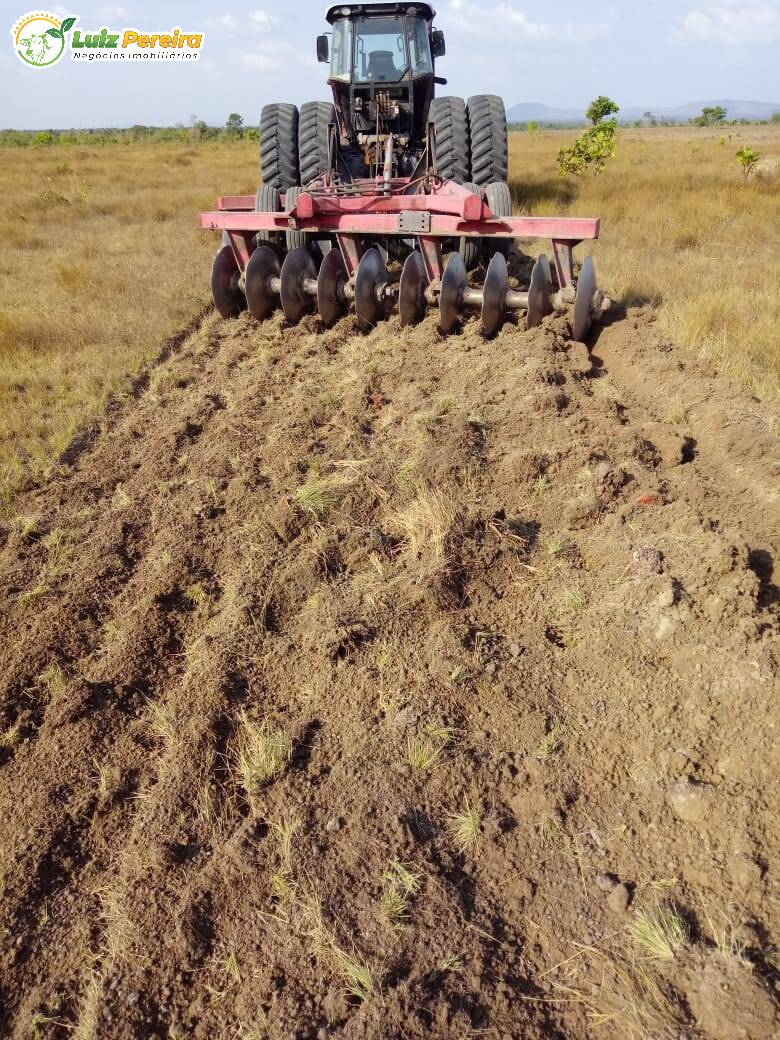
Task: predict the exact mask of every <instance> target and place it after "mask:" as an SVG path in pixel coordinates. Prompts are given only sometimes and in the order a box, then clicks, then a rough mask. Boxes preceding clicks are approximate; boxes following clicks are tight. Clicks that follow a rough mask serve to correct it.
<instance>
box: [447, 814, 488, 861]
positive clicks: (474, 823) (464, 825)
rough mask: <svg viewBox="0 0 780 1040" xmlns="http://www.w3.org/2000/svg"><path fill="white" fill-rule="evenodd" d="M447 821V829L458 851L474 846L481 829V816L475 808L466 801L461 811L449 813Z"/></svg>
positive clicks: (468, 849) (469, 849)
mask: <svg viewBox="0 0 780 1040" xmlns="http://www.w3.org/2000/svg"><path fill="white" fill-rule="evenodd" d="M447 821H448V822H447V830H448V831H449V833H450V837H451V838H452V840H453V841H454V842H455V845H456V846H457V848H458V851H459V852H469V851H471V850H473V849H475V848H476V846H477V844H478V843H479V839H480V834H481V831H482V816H481V815H480V813H479V812H478V811H477V810H476V809H472V808H471V806H470V805H469V804H468V803H466V808H465V809H464V811H463V812H460V813H449V814H448V816H447Z"/></svg>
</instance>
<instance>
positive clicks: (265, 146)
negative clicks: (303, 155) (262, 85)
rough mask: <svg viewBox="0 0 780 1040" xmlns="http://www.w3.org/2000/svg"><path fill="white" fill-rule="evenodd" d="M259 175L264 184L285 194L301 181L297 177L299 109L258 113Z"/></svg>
mask: <svg viewBox="0 0 780 1040" xmlns="http://www.w3.org/2000/svg"><path fill="white" fill-rule="evenodd" d="M260 175H261V179H262V182H263V184H269V185H271V186H272V187H274V188H279V190H280V191H284V190H285V188H291V187H292V186H293V185H294V184H298V182H299V181H300V174H299V173H298V109H297V108H296V107H295V105H281V104H274V105H264V106H263V111H262V112H261V113H260Z"/></svg>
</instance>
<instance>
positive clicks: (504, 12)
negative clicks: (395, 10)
mask: <svg viewBox="0 0 780 1040" xmlns="http://www.w3.org/2000/svg"><path fill="white" fill-rule="evenodd" d="M605 13H606V16H607V19H608V20H607V21H604V20H602V21H600V22H585V23H582V24H579V23H574V22H570V21H567V22H555V23H554V24H553V23H552V22H540V21H534V20H533V19H532V18H530V17H529V16H528V15H527V14H526V13H525V11H523V10H522V9H521V8H520V7H519V6H517V5H516V4H512V3H508V2H507V0H499V3H497V4H495V3H493V4H480V3H475V2H469V0H449V2H448V3H447V5H446V7H445V10H444V11H443V12H442V19H441V21H442V23H443V24H444V27H445V32H446V31H447V29H448V28H450V29H452V30H454V31H455V32H463V33H465V34H467V35H468V37H469V38H470V39H473V38H474V37H481V38H482V39H485V40H490V41H491V46H492V47H493V48H494V49H499V50H500V49H502V47H503V48H504V49H505V48H506V47H512V48H515V47H517V46H518V45H520V44H523V43H526V42H527V43H535V42H538V41H549V40H562V39H563V40H566V42H568V43H591V42H594V41H598V40H604V39H607V37H609V36H611V35H612V27H611V24H610V21H609V19H611V18H612V17H613V14H614V9H613V8H611V7H610V8H607V10H606V12H605ZM497 30H498V35H497Z"/></svg>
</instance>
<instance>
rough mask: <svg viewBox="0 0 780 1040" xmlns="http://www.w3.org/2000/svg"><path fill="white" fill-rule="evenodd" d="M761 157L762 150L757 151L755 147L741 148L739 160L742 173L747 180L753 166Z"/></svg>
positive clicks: (738, 154) (738, 155) (738, 153)
mask: <svg viewBox="0 0 780 1040" xmlns="http://www.w3.org/2000/svg"><path fill="white" fill-rule="evenodd" d="M760 158H761V152H757V151H756V149H755V148H747V147H744V148H740V150H739V151H738V152H737V162H738V163H739V165H740V166H741V167H742V175H743V176H744V178H745V180H747V179H748V177H749V176H750V174H751V173H752V172H753V167H754V166H755V165H756V163H757V162H758V160H759V159H760Z"/></svg>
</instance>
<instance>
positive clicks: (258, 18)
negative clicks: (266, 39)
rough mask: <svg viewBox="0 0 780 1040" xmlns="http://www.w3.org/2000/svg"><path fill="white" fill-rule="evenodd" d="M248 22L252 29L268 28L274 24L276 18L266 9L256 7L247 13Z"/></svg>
mask: <svg viewBox="0 0 780 1040" xmlns="http://www.w3.org/2000/svg"><path fill="white" fill-rule="evenodd" d="M249 24H250V25H251V27H252V28H253V29H270V28H271V26H272V25H275V24H276V18H274V16H273V15H272V14H269V13H268V11H263V10H262V9H260V8H258V9H257V10H256V11H252V12H251V14H250V15H249Z"/></svg>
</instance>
